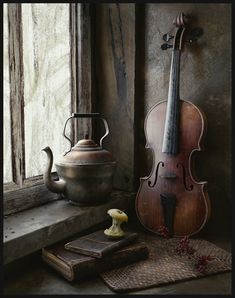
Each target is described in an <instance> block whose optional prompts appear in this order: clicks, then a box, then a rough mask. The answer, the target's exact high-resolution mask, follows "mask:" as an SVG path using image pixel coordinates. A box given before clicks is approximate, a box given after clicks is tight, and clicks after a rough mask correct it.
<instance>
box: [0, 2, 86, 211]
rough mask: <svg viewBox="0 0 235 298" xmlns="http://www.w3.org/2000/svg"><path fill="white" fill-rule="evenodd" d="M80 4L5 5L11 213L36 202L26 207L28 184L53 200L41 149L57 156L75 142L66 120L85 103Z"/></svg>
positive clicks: (7, 185) (6, 146) (6, 149)
mask: <svg viewBox="0 0 235 298" xmlns="http://www.w3.org/2000/svg"><path fill="white" fill-rule="evenodd" d="M80 6H82V5H81V4H75V3H74V4H66V3H60V4H54V3H33V4H28V3H27V4H23V3H22V4H19V3H14V4H13V3H12V4H6V3H5V4H4V156H3V158H4V163H3V164H4V197H5V200H4V208H5V214H9V213H11V212H15V211H18V210H22V209H24V208H27V207H29V206H31V205H32V206H33V205H34V203H33V202H32V203H31V202H29V201H28V200H27V203H26V205H27V206H24V205H25V203H24V200H25V198H24V197H25V196H26V192H22V190H24V189H27V188H30V190H29V191H31V193H30V197H32V198H29V200H31V199H32V201H33V200H34V199H33V195H32V191H36V192H37V194H36V197H37V199H36V200H37V204H41V203H42V202H44V201H46V200H47V198H45V187H44V185H43V180H42V173H43V171H44V167H45V162H46V155H45V153H44V152H42V151H41V150H42V149H43V148H44V147H46V146H50V147H51V149H52V150H53V154H54V159H55V160H56V159H57V158H58V157H59V155H60V154H61V153H62V152H64V151H65V150H66V149H67V148H68V146H69V144H68V142H67V141H66V139H64V138H63V137H62V131H63V126H64V122H65V120H66V118H68V117H69V116H70V115H71V113H72V112H74V111H77V106H78V105H79V106H81V109H82V105H83V103H82V101H79V94H77V89H78V88H77V87H76V86H77V85H78V81H77V77H78V72H79V71H78V67H80V65H79V61H81V57H80V58H78V52H79V48H82V46H81V43H80V42H79V41H81V32H80V33H79V29H80V28H81V26H80V17H81V15H82V14H81V13H80V9H81V7H80ZM79 38H80V39H79ZM88 46H89V45H88ZM87 51H88V52H89V49H87ZM79 54H81V50H80V52H79ZM80 92H81V91H80ZM83 101H89V98H83ZM86 105H87V103H86ZM81 112H84V111H81ZM75 125H76V124H75V123H73V122H71V123H70V127H69V126H68V128H67V131H66V134H67V135H70V138H71V139H74V135H75V134H74V132H75V131H76V129H75ZM52 170H55V168H54V167H53V169H52ZM39 185H41V186H42V187H43V188H42V189H43V191H42V193H41V194H42V196H44V197H43V198H42V200H41V199H40V190H42V189H41V188H40V187H39ZM34 186H35V187H36V186H37V188H35V187H34ZM32 187H34V188H32ZM17 190H18V192H16V191H17ZM13 191H14V192H13ZM20 191H21V192H20ZM48 199H49V198H48ZM15 200H18V201H17V203H16V201H15ZM40 200H41V201H40ZM6 201H11V202H10V203H9V204H7V203H6ZM20 201H21V202H20ZM9 205H10V207H9ZM8 209H9V210H8Z"/></svg>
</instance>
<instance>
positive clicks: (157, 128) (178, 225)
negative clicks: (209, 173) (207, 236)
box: [136, 100, 210, 237]
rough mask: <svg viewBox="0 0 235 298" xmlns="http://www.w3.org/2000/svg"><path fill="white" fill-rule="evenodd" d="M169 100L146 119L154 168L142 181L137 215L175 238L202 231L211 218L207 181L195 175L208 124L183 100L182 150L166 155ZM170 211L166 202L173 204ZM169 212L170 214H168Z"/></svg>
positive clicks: (145, 225) (145, 224)
mask: <svg viewBox="0 0 235 298" xmlns="http://www.w3.org/2000/svg"><path fill="white" fill-rule="evenodd" d="M166 109H167V101H161V102H159V103H157V104H156V105H155V106H154V107H153V108H152V109H151V110H150V111H149V113H148V114H147V116H146V118H145V127H144V129H145V135H146V147H147V148H150V149H151V150H152V154H153V167H152V171H151V173H150V175H149V176H148V177H142V178H140V187H139V190H138V193H137V197H136V212H137V216H138V218H139V220H140V222H141V223H142V225H143V226H144V227H145V228H147V229H148V230H150V231H152V232H155V233H157V234H158V233H159V232H158V231H159V228H160V227H161V226H167V227H168V229H171V235H172V236H173V235H174V236H179V237H182V236H189V235H193V234H195V233H197V232H199V231H200V230H201V229H202V227H203V226H204V225H205V223H206V222H207V221H208V219H209V216H210V200H209V197H208V194H207V192H206V190H205V185H206V182H198V181H196V180H195V179H196V178H195V173H194V153H195V152H197V151H200V150H201V149H202V147H201V146H202V145H201V143H202V141H203V136H204V134H205V131H206V121H205V117H204V115H203V114H202V112H201V111H200V110H199V108H197V107H196V106H195V105H194V104H192V103H190V102H187V101H184V100H179V115H180V117H179V128H178V140H179V146H178V147H179V148H178V153H177V154H169V153H165V152H162V144H163V138H164V124H165V121H166V119H165V118H166ZM172 197H173V200H174V204H173V205H174V208H173V210H171V209H172V208H171V204H170V205H169V204H168V205H169V206H168V207H169V208H168V210H166V207H165V205H164V204H163V199H164V198H165V199H166V201H167V200H168V201H171V198H172ZM167 212H168V215H167V214H166V213H167Z"/></svg>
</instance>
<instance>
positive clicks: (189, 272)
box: [100, 235, 232, 292]
mask: <svg viewBox="0 0 235 298" xmlns="http://www.w3.org/2000/svg"><path fill="white" fill-rule="evenodd" d="M140 240H141V241H144V242H145V243H146V245H147V247H148V249H149V257H148V259H146V260H144V261H139V262H136V263H133V264H131V265H128V266H125V267H121V268H119V269H114V270H111V271H108V272H104V273H101V274H100V276H101V278H102V279H103V281H104V282H105V283H106V284H107V286H108V287H109V288H111V289H112V290H113V291H115V292H130V291H133V290H140V289H146V288H150V287H153V286H158V285H163V284H168V283H173V282H176V281H180V280H181V281H183V280H188V279H193V278H199V277H202V276H206V275H210V274H215V273H219V272H226V271H230V270H231V263H232V257H231V253H229V252H227V251H225V250H223V249H221V248H219V247H217V246H216V245H214V244H212V243H210V242H208V241H206V240H203V239H190V245H191V246H193V247H194V248H195V249H196V250H197V251H196V254H200V255H211V256H213V257H214V258H215V259H214V260H212V261H209V262H208V265H207V270H206V272H205V273H199V272H198V271H197V270H196V268H195V265H194V264H195V261H193V260H192V259H191V260H190V259H189V258H187V257H185V256H180V255H177V254H176V252H175V248H176V244H177V243H178V241H179V239H176V238H171V239H164V238H160V237H153V236H152V235H146V236H141V237H140Z"/></svg>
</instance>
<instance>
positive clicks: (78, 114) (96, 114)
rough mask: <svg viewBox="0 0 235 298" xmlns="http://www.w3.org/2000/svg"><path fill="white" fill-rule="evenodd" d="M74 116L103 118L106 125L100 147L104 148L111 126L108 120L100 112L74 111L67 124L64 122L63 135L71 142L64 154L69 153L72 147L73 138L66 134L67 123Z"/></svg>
mask: <svg viewBox="0 0 235 298" xmlns="http://www.w3.org/2000/svg"><path fill="white" fill-rule="evenodd" d="M72 118H99V119H101V120H102V121H103V123H104V127H105V134H104V135H103V136H102V138H101V139H100V147H101V148H103V147H102V143H103V140H104V138H105V137H106V136H107V135H108V134H109V127H108V123H107V121H106V120H105V119H104V118H102V117H100V114H99V113H86V114H84V113H72V116H70V117H69V118H68V119H67V120H66V121H65V124H64V130H63V136H64V137H65V138H66V139H67V140H68V141H69V142H70V149H69V150H68V151H67V152H65V153H64V155H66V154H67V153H69V152H70V151H71V149H72V140H71V139H70V138H69V137H68V136H66V134H65V129H66V125H67V123H68V121H69V120H70V119H72Z"/></svg>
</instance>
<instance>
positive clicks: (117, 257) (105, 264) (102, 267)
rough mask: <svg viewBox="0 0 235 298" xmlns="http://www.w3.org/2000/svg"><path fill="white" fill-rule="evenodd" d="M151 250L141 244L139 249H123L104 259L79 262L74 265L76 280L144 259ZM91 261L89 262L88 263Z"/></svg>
mask: <svg viewBox="0 0 235 298" xmlns="http://www.w3.org/2000/svg"><path fill="white" fill-rule="evenodd" d="M148 254H149V251H148V248H147V247H146V246H139V247H138V248H137V249H133V250H131V251H130V249H127V250H125V249H123V250H121V251H120V252H118V253H115V254H112V255H110V256H105V257H104V258H102V259H98V258H96V259H95V258H94V259H93V260H90V261H89V262H87V263H85V262H84V263H82V264H77V265H75V266H74V267H73V270H74V272H73V275H74V279H75V280H82V279H83V278H85V277H88V276H94V275H97V274H99V273H101V272H105V271H109V270H112V269H116V268H119V267H122V266H125V265H129V264H131V263H134V262H137V261H141V260H144V259H146V258H147V257H148ZM88 263H89V264H88Z"/></svg>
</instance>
